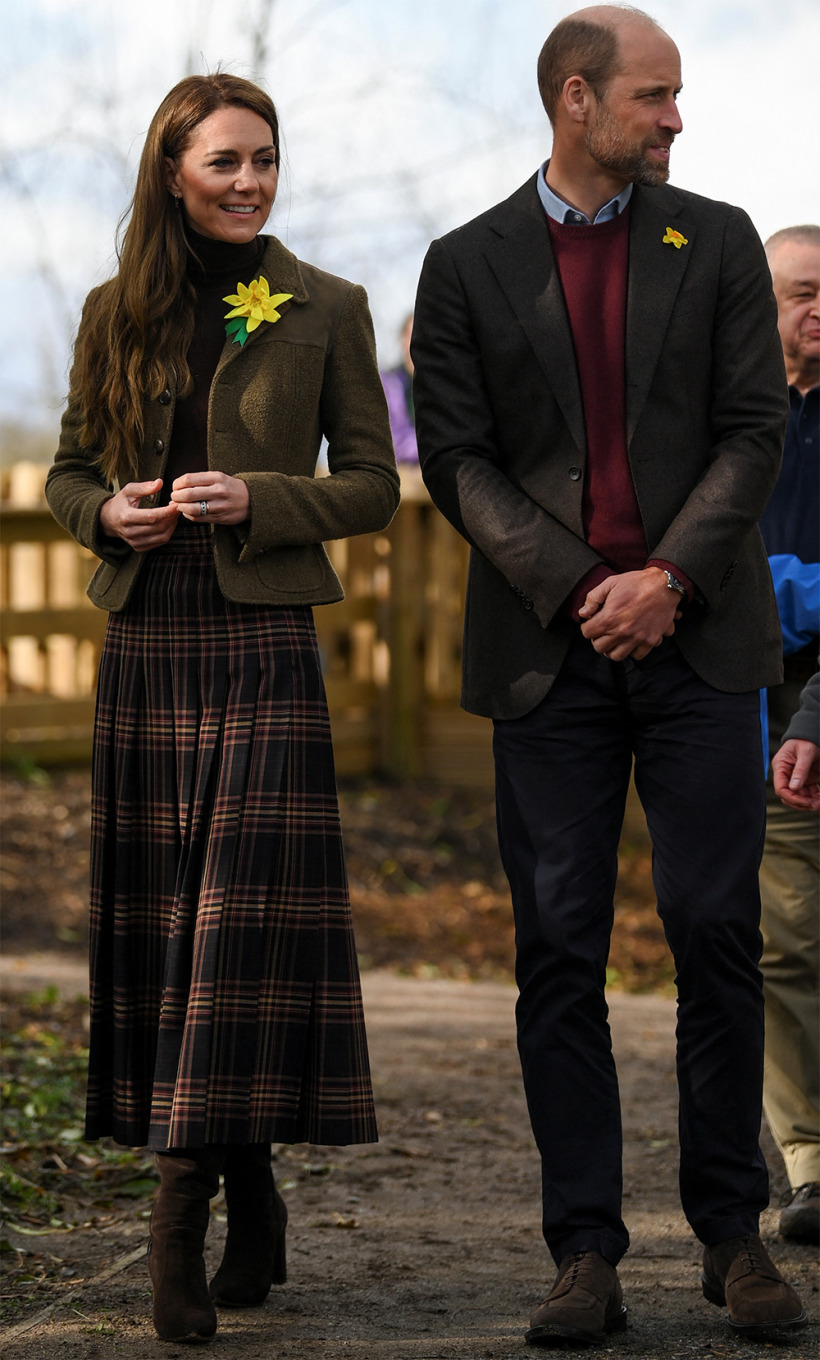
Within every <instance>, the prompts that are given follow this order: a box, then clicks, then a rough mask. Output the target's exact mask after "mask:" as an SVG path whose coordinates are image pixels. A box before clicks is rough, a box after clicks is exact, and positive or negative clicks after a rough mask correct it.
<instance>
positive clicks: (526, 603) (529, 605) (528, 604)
mask: <svg viewBox="0 0 820 1360" xmlns="http://www.w3.org/2000/svg"><path fill="white" fill-rule="evenodd" d="M521 601H522V604H523V605H524V608H525V609H533V608H534V607H535V606H534V605H533V602H532V600H531V599H530V597H529V595H522V597H521Z"/></svg>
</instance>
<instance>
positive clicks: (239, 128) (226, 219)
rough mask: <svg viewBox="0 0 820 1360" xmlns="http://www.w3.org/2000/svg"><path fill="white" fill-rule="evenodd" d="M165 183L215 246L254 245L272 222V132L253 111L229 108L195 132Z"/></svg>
mask: <svg viewBox="0 0 820 1360" xmlns="http://www.w3.org/2000/svg"><path fill="white" fill-rule="evenodd" d="M166 166H167V179H166V183H167V186H168V188H169V190H170V192H171V193H172V194H174V195H176V196H179V197H181V199H182V203H183V206H184V208H185V213H186V216H187V219H188V221H189V222H190V224H191V226H192V227H193V228H194V230H195V231H198V232H199V233H200V234H201V235H202V236H208V237H210V238H211V240H215V241H232V242H234V243H235V244H241V243H242V242H245V241H252V240H253V238H254V236H256V234H257V232H259V231H261V230H262V228H263V226H264V225H265V223H266V222H267V220H268V216H269V214H270V210H271V208H272V207H273V200H274V198H275V197H276V186H277V183H278V179H279V176H278V172H277V169H276V147H275V146H274V144H273V141H272V140H271V129H270V127H269V126H268V124H267V123H266V122H265V120H264V118H260V116H259V114H258V113H253V111H252V110H251V109H246V108H242V107H238V106H235V105H232V104H226V105H224V106H223V107H222V108H220V109H217V110H216V112H215V113H212V114H209V116H208V117H207V118H204V119H203V120H202V122H201V123H198V124H197V126H196V127H195V128H194V131H193V134H192V136H191V140H190V142H189V143H188V145H187V147H186V148H185V150H184V151H183V153H182V155H181V156H179V157H177V158H176V159H173V160H172V159H171V158H170V157H169V158H167V159H166Z"/></svg>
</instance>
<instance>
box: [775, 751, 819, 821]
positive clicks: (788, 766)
mask: <svg viewBox="0 0 820 1360" xmlns="http://www.w3.org/2000/svg"><path fill="white" fill-rule="evenodd" d="M772 779H773V781H774V791H775V793H776V794H777V796H778V798H779V799H780V801H781V803H786V804H788V806H789V807H793V808H799V809H800V810H801V811H805V812H820V788H818V783H819V782H820V746H818V745H817V744H816V743H815V742H813V741H803V740H802V739H801V738H800V737H792V738H790V739H789V741H786V742H784V743H783V745H782V746H781V748H780V750H779V751H778V752H777V754H776V755H774V756H772Z"/></svg>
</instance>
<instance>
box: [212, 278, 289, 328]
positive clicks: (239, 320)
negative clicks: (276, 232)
mask: <svg viewBox="0 0 820 1360" xmlns="http://www.w3.org/2000/svg"><path fill="white" fill-rule="evenodd" d="M292 297H293V293H274V294H273V296H271V291H270V288H269V286H268V281H267V279H265V278H263V277H262V275H261V274H260V275H259V278H258V279H253V280H252V281H251V282H250V283H249V284H248V285H247V286H246V285H245V284H244V283H238V284H237V285H236V292H235V293H230V294H229V295H228V297H225V298H223V299H222V301H223V302H230V304H231V310H230V311H229V312H226V313H225V320H226V321H227V323H228V324H227V326H226V327H225V334H226V335H227V336H228V337H230V336H233V338H234V340H235V341H236V342H237V343H238V344H240V345H244V343H245V341H246V340H247V338H248V336H249V335H250V334H251V332H252V331H255V330H256V328H257V326H261V324H262V322H263V321H270V322H273V321H278V320H279V317H280V313H279V312H277V310H276V308H277V307H281V305H282V303H283V302H289V301H290V299H291V298H292Z"/></svg>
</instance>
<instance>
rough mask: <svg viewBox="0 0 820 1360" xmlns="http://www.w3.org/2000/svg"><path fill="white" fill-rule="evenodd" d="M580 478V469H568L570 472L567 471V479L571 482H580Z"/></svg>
mask: <svg viewBox="0 0 820 1360" xmlns="http://www.w3.org/2000/svg"><path fill="white" fill-rule="evenodd" d="M581 476H582V473H581V469H580V468H579V467H571V468H570V470H569V479H570V481H571V482H580V480H581Z"/></svg>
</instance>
